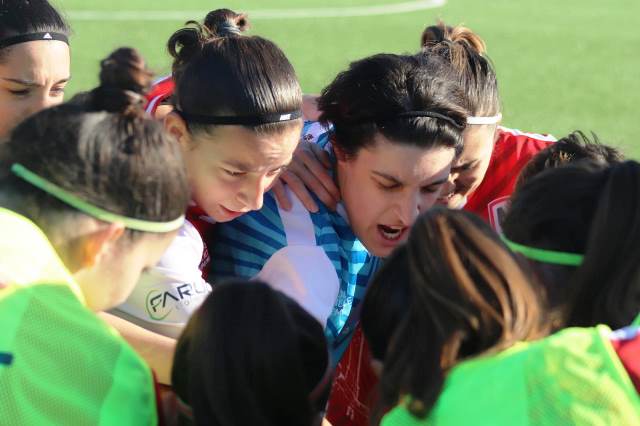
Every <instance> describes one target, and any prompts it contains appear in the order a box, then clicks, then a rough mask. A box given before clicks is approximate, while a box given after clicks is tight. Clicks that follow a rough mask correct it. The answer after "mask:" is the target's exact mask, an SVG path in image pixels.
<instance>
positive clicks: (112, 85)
mask: <svg viewBox="0 0 640 426" xmlns="http://www.w3.org/2000/svg"><path fill="white" fill-rule="evenodd" d="M134 71H135V70H134V69H133V68H131V67H129V68H127V69H122V68H118V67H115V68H113V67H110V68H108V69H105V67H104V63H103V71H102V73H101V81H102V82H103V83H104V84H105V86H103V85H101V86H100V87H98V88H96V89H94V90H92V91H90V92H88V93H84V94H82V95H80V96H78V97H75V98H74V99H72V101H70V102H69V103H66V104H63V105H59V106H57V107H54V108H50V109H46V110H43V111H40V112H39V113H37V114H35V115H34V116H32V117H30V118H28V119H26V120H25V121H24V122H22V123H21V124H20V125H18V126H17V127H16V128H15V129H14V130H13V132H12V134H11V137H10V139H9V141H8V142H7V143H5V144H2V145H0V166H1V167H0V188H2V190H1V191H0V204H1V205H2V206H4V207H7V208H9V209H11V210H14V211H16V212H17V213H20V214H22V215H24V216H26V217H28V218H29V219H31V220H32V221H34V222H35V223H36V224H37V225H39V226H40V227H41V228H42V229H43V230H44V231H45V233H46V234H47V235H52V234H54V233H59V232H64V227H62V228H61V227H60V226H59V224H60V221H59V218H60V217H61V216H65V217H70V216H73V215H82V216H85V217H86V215H84V214H83V213H80V212H79V211H78V210H76V209H74V208H73V207H70V206H69V205H67V204H64V203H63V202H61V201H59V200H58V199H56V198H54V197H53V196H51V195H49V194H47V193H45V192H44V191H42V190H40V189H38V188H36V187H35V186H33V185H31V184H29V183H27V182H25V181H24V180H22V179H21V178H19V177H17V176H15V175H14V174H13V173H11V172H10V171H9V169H10V167H11V165H12V164H14V163H19V164H21V165H22V166H24V167H26V168H27V169H29V170H30V171H32V172H34V173H35V174H37V175H39V176H40V177H42V178H44V179H46V180H48V181H50V182H52V183H54V184H56V185H57V186H59V187H62V188H63V189H64V190H66V191H68V192H70V193H72V194H74V195H76V196H78V197H80V198H81V199H83V200H85V201H87V202H89V203H91V204H93V205H95V206H98V207H100V208H102V209H104V210H107V211H110V212H112V213H116V214H120V215H124V216H128V217H133V218H137V219H142V220H148V221H169V220H173V219H176V218H177V217H179V216H180V215H181V214H183V213H184V210H185V208H186V206H187V203H188V200H189V187H188V183H187V178H186V172H185V169H184V163H183V160H182V155H181V151H180V148H179V146H178V144H176V143H175V141H174V140H173V139H172V138H171V137H170V136H169V135H168V134H166V133H165V131H164V129H163V126H162V124H161V123H159V122H157V121H155V120H153V119H151V118H147V117H145V116H144V111H143V109H142V106H143V102H142V100H141V94H140V93H137V92H134V91H133V90H130V89H132V88H133V87H131V86H129V85H126V84H124V83H125V82H126V81H128V79H127V78H126V77H123V76H121V75H119V76H113V78H110V77H109V73H110V72H114V73H115V72H118V73H121V72H129V73H133V72H134ZM131 78H133V77H131ZM118 84H122V86H121V87H120V88H118V87H117V85H118ZM107 89H108V90H107ZM123 89H127V90H123ZM107 95H109V96H107ZM127 232H128V235H129V236H131V237H133V236H135V235H139V234H140V231H131V230H128V231H127Z"/></svg>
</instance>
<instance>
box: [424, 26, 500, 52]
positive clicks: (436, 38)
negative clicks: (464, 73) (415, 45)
mask: <svg viewBox="0 0 640 426" xmlns="http://www.w3.org/2000/svg"><path fill="white" fill-rule="evenodd" d="M421 43H422V47H423V48H431V47H433V46H435V45H437V44H440V43H450V44H453V45H464V46H465V47H466V48H470V49H472V50H474V51H475V52H476V53H479V54H481V55H482V54H484V53H486V51H487V46H486V44H485V42H484V40H482V38H481V37H480V36H479V35H478V34H476V33H474V32H473V31H471V30H470V29H469V28H467V27H464V26H461V25H459V26H456V27H451V26H449V25H446V24H445V23H444V22H443V21H439V22H438V23H437V24H436V25H431V26H429V27H427V28H425V29H424V31H423V32H422V38H421Z"/></svg>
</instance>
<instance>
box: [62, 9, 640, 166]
mask: <svg viewBox="0 0 640 426" xmlns="http://www.w3.org/2000/svg"><path fill="white" fill-rule="evenodd" d="M54 3H55V4H56V5H57V6H58V7H59V8H60V9H61V11H62V12H63V13H64V14H65V15H66V17H67V18H68V19H69V21H70V22H71V25H72V28H73V31H74V34H73V36H72V39H71V46H72V75H73V78H72V80H71V83H70V85H69V87H68V90H67V97H70V96H71V95H73V93H75V92H77V91H79V90H84V89H88V88H91V87H92V86H93V85H95V83H96V82H97V72H98V61H99V59H101V58H103V57H104V56H106V55H107V54H108V53H109V52H110V51H111V50H113V49H114V48H116V47H119V46H131V47H135V48H138V49H139V50H140V51H141V52H142V54H143V55H144V56H145V57H146V59H147V60H148V62H149V65H150V67H151V68H152V69H153V70H154V71H155V72H156V73H157V74H158V76H162V75H165V74H168V73H169V70H170V65H171V63H170V58H169V55H168V54H167V53H166V49H165V44H166V41H167V39H168V37H169V36H170V35H171V34H172V33H173V32H174V31H175V30H176V29H178V28H180V27H181V25H182V24H183V23H184V22H185V21H186V20H189V19H193V20H202V19H203V18H204V16H205V15H206V13H207V12H208V11H209V10H212V9H217V8H222V7H226V8H229V9H233V10H235V11H237V12H247V13H248V14H249V20H250V22H251V30H250V33H251V34H256V35H261V36H264V37H267V38H269V39H271V40H273V41H275V42H276V43H277V44H278V45H279V46H280V47H281V48H282V49H283V50H284V51H285V53H286V54H287V56H288V57H289V59H290V60H291V61H292V62H293V64H294V66H295V67H296V70H297V73H298V76H299V78H300V80H301V82H302V86H303V89H304V91H305V92H306V93H317V92H319V91H320V90H321V89H322V88H323V87H324V86H325V85H326V84H327V83H329V82H330V81H331V79H332V78H333V77H334V76H335V75H336V73H337V72H339V71H340V70H342V69H344V68H345V67H347V65H348V64H349V62H351V61H353V60H356V59H359V58H361V57H364V56H367V55H370V54H373V53H381V52H392V53H412V52H416V51H417V50H418V49H419V44H420V34H421V33H422V30H423V29H424V27H425V26H427V25H431V24H433V23H435V22H436V21H437V20H438V19H442V20H444V21H445V22H446V23H447V24H449V25H457V24H464V25H466V26H468V27H470V28H471V29H472V30H473V31H475V32H476V33H478V34H479V35H480V36H481V37H482V38H483V39H484V40H485V41H486V43H487V46H488V54H489V56H490V57H491V59H492V60H493V62H494V65H495V67H496V70H497V74H498V81H499V84H500V90H501V94H502V103H503V115H504V118H503V124H504V125H505V126H507V127H512V128H518V129H520V130H523V131H528V132H535V133H552V134H553V135H555V136H556V137H561V136H564V135H566V134H568V133H569V132H570V131H572V130H574V129H581V130H584V131H587V132H589V131H594V132H596V133H597V134H598V135H599V136H600V138H601V140H602V141H604V142H607V143H609V144H612V145H616V146H620V147H622V148H623V149H624V150H625V152H626V153H627V155H629V156H632V157H635V158H636V159H637V158H640V144H638V143H636V140H635V137H636V135H638V134H639V133H640V124H639V123H640V120H639V118H638V115H639V104H640V67H639V65H640V1H638V0H615V1H595V0H562V1H557V0H528V1H525V0H418V1H394V0H322V1H317V2H314V1H309V0H230V1H225V2H214V1H204V0H173V1H168V0H157V1H154V2H151V1H149V0H110V1H102V0H100V1H98V0H57V1H55V0H54Z"/></svg>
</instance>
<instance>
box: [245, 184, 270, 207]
mask: <svg viewBox="0 0 640 426" xmlns="http://www.w3.org/2000/svg"><path fill="white" fill-rule="evenodd" d="M268 184H269V182H268V180H267V179H265V178H264V177H257V178H256V179H251V180H250V181H249V182H247V185H246V186H245V188H243V191H242V192H241V194H240V196H239V198H240V201H241V202H242V204H244V206H245V207H248V208H249V209H250V210H260V209H261V208H262V205H263V203H264V193H265V192H266V191H267V188H268Z"/></svg>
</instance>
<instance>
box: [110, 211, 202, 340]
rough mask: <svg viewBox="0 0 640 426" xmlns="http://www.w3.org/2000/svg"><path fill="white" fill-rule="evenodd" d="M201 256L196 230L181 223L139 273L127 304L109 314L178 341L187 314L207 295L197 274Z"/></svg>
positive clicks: (186, 223)
mask: <svg viewBox="0 0 640 426" xmlns="http://www.w3.org/2000/svg"><path fill="white" fill-rule="evenodd" d="M203 252H204V243H203V241H202V237H201V236H200V234H199V233H198V230H197V229H196V228H195V227H194V226H193V225H192V224H191V222H189V221H185V223H184V225H183V226H182V227H181V228H180V230H179V231H178V235H177V236H176V238H175V240H173V242H172V243H171V245H170V246H169V248H168V249H167V251H166V252H165V253H164V255H163V256H162V258H161V259H160V261H159V262H158V264H157V265H156V266H155V267H153V268H151V269H150V270H148V271H146V272H143V274H142V275H141V277H140V280H139V281H138V283H137V284H136V287H135V289H134V290H133V292H132V293H131V295H130V296H129V298H128V299H127V301H126V302H125V303H123V304H122V305H120V306H118V307H117V308H115V309H114V310H112V311H111V313H112V314H114V315H116V316H118V317H121V318H123V319H126V320H128V321H130V322H132V323H134V324H137V325H139V326H141V327H144V328H146V329H148V330H151V331H154V332H156V333H159V334H162V335H164V336H168V337H173V338H178V337H179V336H180V333H181V332H182V329H183V328H184V326H185V325H186V324H187V321H189V318H190V317H191V314H192V313H193V312H194V311H195V310H196V309H197V308H198V307H199V306H200V305H201V304H202V302H204V300H205V299H206V297H207V295H208V294H209V293H210V292H211V285H209V283H207V282H206V281H205V280H204V279H203V278H202V271H201V270H200V262H201V260H202V254H203Z"/></svg>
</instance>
